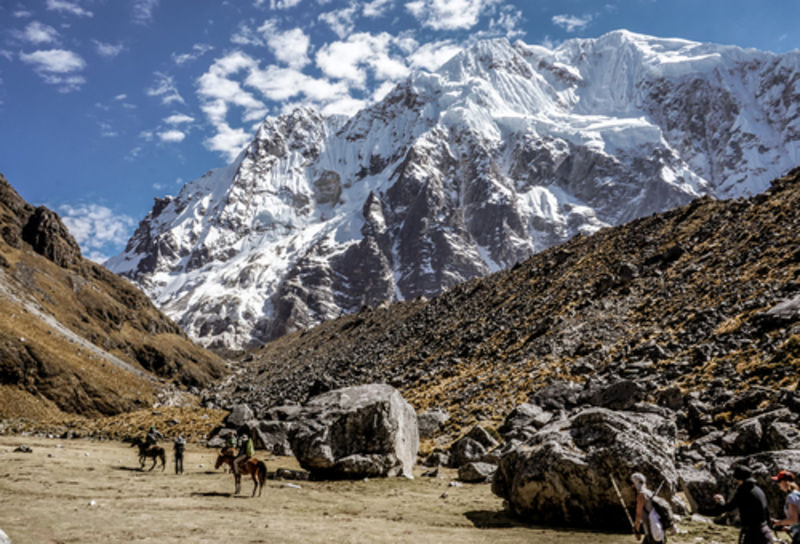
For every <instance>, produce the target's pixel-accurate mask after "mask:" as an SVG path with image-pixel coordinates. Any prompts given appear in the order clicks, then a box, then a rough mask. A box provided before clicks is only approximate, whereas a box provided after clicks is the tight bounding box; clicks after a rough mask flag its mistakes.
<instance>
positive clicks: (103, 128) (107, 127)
mask: <svg viewBox="0 0 800 544" xmlns="http://www.w3.org/2000/svg"><path fill="white" fill-rule="evenodd" d="M98 126H99V127H100V135H101V136H102V137H103V138H114V137H116V136H119V133H118V132H117V131H116V130H114V127H112V126H111V124H109V123H105V122H103V121H101V122H99V123H98Z"/></svg>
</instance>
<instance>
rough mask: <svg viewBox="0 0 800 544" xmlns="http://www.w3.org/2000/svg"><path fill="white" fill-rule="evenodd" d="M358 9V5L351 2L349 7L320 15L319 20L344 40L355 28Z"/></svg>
mask: <svg viewBox="0 0 800 544" xmlns="http://www.w3.org/2000/svg"><path fill="white" fill-rule="evenodd" d="M357 9H358V5H357V4H356V3H355V2H351V3H350V6H349V7H346V8H343V9H339V10H335V11H328V12H326V13H322V14H320V15H319V17H318V19H319V20H320V21H322V22H324V23H327V24H328V26H330V27H331V30H333V31H334V32H335V33H336V35H337V36H339V38H340V39H344V38H345V37H347V35H348V34H350V33H351V32H352V31H353V28H354V27H355V23H354V22H353V19H354V18H355V14H356V10H357Z"/></svg>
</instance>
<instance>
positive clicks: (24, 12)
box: [13, 9, 33, 19]
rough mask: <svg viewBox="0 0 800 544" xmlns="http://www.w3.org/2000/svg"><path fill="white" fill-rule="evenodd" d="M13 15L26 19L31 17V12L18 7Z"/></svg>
mask: <svg viewBox="0 0 800 544" xmlns="http://www.w3.org/2000/svg"><path fill="white" fill-rule="evenodd" d="M13 15H14V17H16V18H17V19H27V18H28V17H33V12H32V11H28V10H26V9H20V10H17V11H15V12H14V13H13Z"/></svg>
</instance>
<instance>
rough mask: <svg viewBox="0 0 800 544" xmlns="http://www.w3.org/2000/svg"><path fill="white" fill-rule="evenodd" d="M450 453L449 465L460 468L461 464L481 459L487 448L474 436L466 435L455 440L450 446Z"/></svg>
mask: <svg viewBox="0 0 800 544" xmlns="http://www.w3.org/2000/svg"><path fill="white" fill-rule="evenodd" d="M449 455H450V460H449V461H450V462H449V463H448V465H449V466H451V467H453V468H458V467H460V466H461V465H465V464H467V463H471V462H473V461H479V460H480V459H481V458H482V457H483V456H484V455H486V448H485V447H484V446H483V444H481V443H480V442H478V441H477V440H475V439H474V438H470V437H468V436H464V437H462V438H459V439H458V440H456V441H455V442H453V445H452V446H450V451H449Z"/></svg>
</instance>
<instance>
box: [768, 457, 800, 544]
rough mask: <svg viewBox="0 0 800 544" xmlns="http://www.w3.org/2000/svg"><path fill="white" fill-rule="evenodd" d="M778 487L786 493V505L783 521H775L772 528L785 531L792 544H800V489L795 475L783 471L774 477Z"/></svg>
mask: <svg viewBox="0 0 800 544" xmlns="http://www.w3.org/2000/svg"><path fill="white" fill-rule="evenodd" d="M772 480H773V481H774V482H775V483H777V484H778V487H779V488H780V489H781V491H783V492H784V493H786V503H785V504H784V506H783V516H784V517H783V519H773V520H772V526H773V527H774V528H775V529H776V530H777V529H779V528H780V529H784V530H785V531H786V532H788V533H789V536H791V537H792V544H800V487H798V486H797V482H795V477H794V474H792V473H791V472H789V471H788V470H781V471H780V472H778V474H776V475H775V476H773V477H772Z"/></svg>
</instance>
